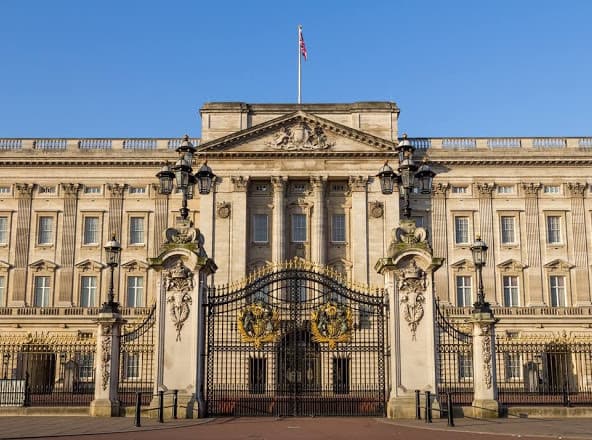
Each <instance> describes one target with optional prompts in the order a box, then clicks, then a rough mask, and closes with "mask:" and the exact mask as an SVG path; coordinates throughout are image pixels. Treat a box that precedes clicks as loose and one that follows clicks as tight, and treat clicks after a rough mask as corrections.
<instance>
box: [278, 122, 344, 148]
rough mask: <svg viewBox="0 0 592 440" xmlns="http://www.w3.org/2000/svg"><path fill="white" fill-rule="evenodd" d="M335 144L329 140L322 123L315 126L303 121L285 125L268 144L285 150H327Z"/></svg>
mask: <svg viewBox="0 0 592 440" xmlns="http://www.w3.org/2000/svg"><path fill="white" fill-rule="evenodd" d="M333 145H335V142H331V141H329V139H328V138H327V135H326V134H325V130H324V129H323V127H322V126H321V124H318V123H317V124H315V125H313V126H311V125H309V124H308V123H306V122H304V121H302V122H300V123H298V124H297V125H295V126H293V127H287V126H283V127H282V128H280V131H279V132H277V133H276V134H275V135H274V136H273V139H272V140H271V141H269V142H267V146H269V147H271V148H273V149H275V150H284V151H314V150H326V149H328V148H331V147H332V146H333Z"/></svg>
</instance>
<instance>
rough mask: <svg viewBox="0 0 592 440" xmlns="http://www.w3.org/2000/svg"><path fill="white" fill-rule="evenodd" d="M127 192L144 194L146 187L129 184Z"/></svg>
mask: <svg viewBox="0 0 592 440" xmlns="http://www.w3.org/2000/svg"><path fill="white" fill-rule="evenodd" d="M129 193H130V194H146V187H145V186H130V187H129Z"/></svg>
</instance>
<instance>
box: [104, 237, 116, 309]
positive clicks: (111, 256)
mask: <svg viewBox="0 0 592 440" xmlns="http://www.w3.org/2000/svg"><path fill="white" fill-rule="evenodd" d="M120 252H121V245H120V244H119V242H118V241H117V240H116V239H115V234H113V237H112V238H111V241H108V242H107V244H106V245H105V253H106V254H107V266H109V268H110V269H111V281H110V282H109V293H108V295H107V302H106V303H103V307H101V312H103V313H119V303H117V302H115V297H114V294H113V271H114V269H115V268H116V267H117V265H118V263H119V253H120Z"/></svg>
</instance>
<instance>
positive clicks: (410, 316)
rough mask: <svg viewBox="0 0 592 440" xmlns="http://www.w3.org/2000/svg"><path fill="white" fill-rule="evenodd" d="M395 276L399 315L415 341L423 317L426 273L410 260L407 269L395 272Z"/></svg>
mask: <svg viewBox="0 0 592 440" xmlns="http://www.w3.org/2000/svg"><path fill="white" fill-rule="evenodd" d="M396 275H397V286H398V288H399V297H400V301H399V302H400V305H401V313H402V315H403V318H404V319H405V321H406V322H407V324H409V328H410V329H411V335H412V337H413V340H415V333H416V331H417V327H418V326H419V323H420V322H421V320H422V318H423V315H424V304H425V301H426V299H425V290H426V287H427V284H426V273H425V272H424V271H423V270H422V269H421V268H420V267H418V266H417V263H416V262H415V260H411V262H410V263H409V264H408V265H407V267H405V268H403V269H399V270H397V271H396Z"/></svg>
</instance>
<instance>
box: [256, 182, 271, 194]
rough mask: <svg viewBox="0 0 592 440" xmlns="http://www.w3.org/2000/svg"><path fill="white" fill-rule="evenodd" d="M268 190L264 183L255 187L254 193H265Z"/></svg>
mask: <svg viewBox="0 0 592 440" xmlns="http://www.w3.org/2000/svg"><path fill="white" fill-rule="evenodd" d="M268 190H269V187H268V186H267V184H265V183H258V184H256V185H255V192H258V193H266V192H267V191H268Z"/></svg>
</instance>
